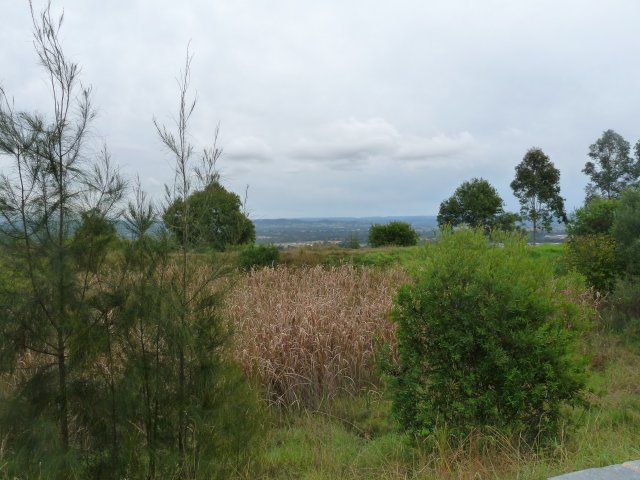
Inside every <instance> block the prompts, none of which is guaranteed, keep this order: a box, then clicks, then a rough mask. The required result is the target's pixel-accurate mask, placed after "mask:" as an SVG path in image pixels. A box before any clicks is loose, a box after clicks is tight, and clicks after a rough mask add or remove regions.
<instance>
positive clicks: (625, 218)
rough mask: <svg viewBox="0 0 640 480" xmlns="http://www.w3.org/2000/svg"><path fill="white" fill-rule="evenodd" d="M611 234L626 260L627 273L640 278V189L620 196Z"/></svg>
mask: <svg viewBox="0 0 640 480" xmlns="http://www.w3.org/2000/svg"><path fill="white" fill-rule="evenodd" d="M611 233H612V235H613V236H614V238H615V239H616V242H617V243H618V247H619V252H620V256H621V257H622V258H623V259H624V265H625V273H626V274H628V275H632V276H640V187H636V188H633V189H628V190H625V191H624V192H623V193H622V195H621V196H620V204H619V206H618V208H617V209H616V212H615V220H614V222H613V225H612V226H611Z"/></svg>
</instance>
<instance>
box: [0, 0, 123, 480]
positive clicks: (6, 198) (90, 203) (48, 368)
mask: <svg viewBox="0 0 640 480" xmlns="http://www.w3.org/2000/svg"><path fill="white" fill-rule="evenodd" d="M31 16H32V20H33V27H34V45H35V49H36V52H37V54H38V57H39V60H40V64H41V66H42V67H43V69H44V72H45V74H46V77H47V85H49V88H50V92H49V93H50V99H51V110H50V113H49V114H41V113H30V112H24V111H17V110H15V108H14V106H13V103H12V102H10V101H9V100H8V97H7V96H6V95H5V94H4V92H1V93H2V95H1V96H0V155H3V156H6V157H8V158H9V159H10V162H11V167H10V168H9V169H7V171H6V173H4V174H2V175H1V176H0V216H1V219H0V230H1V233H0V238H1V240H2V251H3V253H4V254H6V255H5V259H6V262H5V263H4V269H3V275H6V276H8V277H9V278H11V281H10V282H8V283H7V284H6V285H3V287H2V288H1V289H0V302H1V305H0V311H2V314H1V315H0V338H2V342H0V359H1V361H0V370H2V371H3V372H14V371H15V370H14V369H15V368H16V365H17V364H18V363H20V364H21V365H23V368H21V369H20V370H21V372H20V374H19V375H15V376H14V379H15V382H16V384H15V385H14V387H15V388H12V389H10V390H9V391H4V392H2V394H3V395H2V397H1V398H0V400H1V401H0V421H1V422H2V426H0V430H2V432H3V434H4V435H6V437H5V440H6V441H7V444H8V448H9V451H10V454H9V455H8V457H7V458H10V459H11V460H10V464H9V467H8V468H9V470H8V471H9V472H10V475H9V476H11V477H14V476H15V477H23V478H35V477H36V476H37V477H41V478H44V477H46V478H65V479H66V478H86V477H85V475H86V470H84V469H85V468H87V466H88V465H90V464H92V463H93V461H94V460H95V459H96V457H95V456H91V455H89V453H88V452H89V451H90V450H91V449H92V448H93V446H94V445H96V443H97V442H96V438H95V437H94V435H93V430H92V429H91V427H90V426H89V422H90V420H89V418H88V417H89V415H87V408H88V405H89V404H88V400H87V399H88V398H89V397H90V395H88V392H90V391H93V390H94V389H95V388H94V387H96V381H99V380H98V379H97V378H96V376H95V375H93V374H92V373H90V372H89V371H88V369H87V368H86V362H87V359H88V357H89V353H88V352H89V350H90V349H91V348H92V346H94V345H95V344H96V343H97V342H102V341H103V340H104V338H100V337H102V335H103V333H105V331H104V330H103V329H102V328H101V327H102V325H103V322H104V320H105V318H104V316H103V315H102V311H101V310H100V309H99V308H96V299H97V298H98V297H99V295H100V290H101V287H100V285H98V284H97V283H95V276H94V273H95V272H96V271H97V270H100V269H101V264H102V263H103V262H104V260H105V258H106V246H107V243H108V242H106V241H103V240H104V238H105V237H104V235H102V234H101V233H100V232H98V231H97V229H96V228H94V227H95V226H97V225H103V226H104V225H107V224H108V222H107V220H106V219H107V218H108V216H109V214H110V212H111V211H112V210H113V207H114V206H116V205H117V203H118V201H119V200H120V199H121V196H122V195H123V189H124V182H123V181H122V179H121V178H120V176H119V175H118V172H117V169H114V168H113V167H112V166H111V164H110V161H109V155H108V152H107V151H106V149H103V151H102V153H101V154H99V156H98V158H99V159H100V161H98V162H91V161H89V160H88V159H89V158H90V157H91V155H90V149H89V148H88V145H87V140H88V135H89V129H90V128H91V121H92V119H93V118H94V110H93V107H92V104H91V89H90V88H86V87H84V86H83V85H82V84H81V83H80V79H79V73H80V69H79V66H78V65H77V64H76V63H74V62H72V61H71V60H70V59H69V58H68V57H67V56H66V55H65V54H64V52H63V49H62V46H61V44H60V41H59V30H60V28H61V25H62V17H60V18H59V19H57V18H54V16H53V15H52V13H51V7H50V6H49V7H47V8H46V9H45V10H44V11H43V12H42V13H40V14H38V13H37V12H34V10H33V7H32V8H31ZM88 219H90V220H91V221H90V222H87V220H88ZM78 222H81V227H80V228H81V229H84V233H85V234H84V235H83V237H82V238H80V237H79V236H78V237H76V238H75V239H73V238H72V235H73V232H74V230H75V229H76V227H77V225H78ZM89 223H91V225H90V224H89ZM102 230H103V231H104V232H107V233H108V230H109V228H108V225H107V228H105V229H102ZM107 236H108V235H107ZM12 472H13V473H12ZM83 472H84V473H83Z"/></svg>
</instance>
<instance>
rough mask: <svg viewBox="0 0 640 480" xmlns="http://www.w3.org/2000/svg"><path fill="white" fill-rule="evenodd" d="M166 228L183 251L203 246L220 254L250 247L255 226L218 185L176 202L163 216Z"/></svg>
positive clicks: (238, 202) (234, 197)
mask: <svg viewBox="0 0 640 480" xmlns="http://www.w3.org/2000/svg"><path fill="white" fill-rule="evenodd" d="M162 220H163V221H164V223H165V225H166V226H167V228H168V229H169V231H171V233H173V234H174V236H175V239H176V240H177V241H178V242H179V243H181V244H182V243H185V241H186V245H185V246H186V247H189V248H190V247H201V246H205V247H208V248H211V249H213V250H218V251H223V250H225V249H226V248H227V247H228V246H230V245H243V244H253V242H254V241H255V239H256V229H255V225H254V224H253V222H252V221H251V220H249V218H247V216H246V215H245V213H244V212H243V211H242V201H241V200H240V197H239V196H238V195H236V194H235V193H233V192H229V191H227V189H225V188H224V187H223V186H222V185H220V183H217V182H214V183H212V184H210V185H207V186H206V187H205V188H204V190H200V191H196V192H194V193H192V194H191V195H189V196H188V198H187V202H186V206H185V202H184V201H183V200H182V199H181V198H178V199H176V200H175V201H174V202H173V203H171V205H169V207H168V208H167V209H166V211H165V212H164V214H163V216H162Z"/></svg>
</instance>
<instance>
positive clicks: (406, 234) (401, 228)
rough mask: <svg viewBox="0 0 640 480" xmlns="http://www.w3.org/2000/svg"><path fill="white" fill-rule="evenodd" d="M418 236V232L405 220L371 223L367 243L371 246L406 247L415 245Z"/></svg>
mask: <svg viewBox="0 0 640 480" xmlns="http://www.w3.org/2000/svg"><path fill="white" fill-rule="evenodd" d="M419 238H420V237H418V233H417V232H416V231H415V230H414V229H413V228H411V225H409V224H408V223H405V222H389V223H387V224H386V225H382V224H373V225H371V228H369V245H371V246H372V247H382V246H385V245H397V246H401V247H408V246H411V245H416V244H417V243H418V240H419Z"/></svg>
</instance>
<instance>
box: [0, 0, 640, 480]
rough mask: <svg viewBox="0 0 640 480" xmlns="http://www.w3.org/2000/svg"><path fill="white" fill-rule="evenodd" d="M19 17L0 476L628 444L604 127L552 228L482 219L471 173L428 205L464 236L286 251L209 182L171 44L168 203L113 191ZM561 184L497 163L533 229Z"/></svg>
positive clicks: (435, 473)
mask: <svg viewBox="0 0 640 480" xmlns="http://www.w3.org/2000/svg"><path fill="white" fill-rule="evenodd" d="M31 14H32V19H33V26H34V38H35V47H36V52H37V54H38V56H39V59H40V63H41V64H42V66H43V67H44V71H45V73H46V75H47V80H48V82H47V84H48V85H49V86H50V88H51V92H50V93H51V95H50V96H51V101H52V107H53V108H52V110H51V112H50V113H49V114H48V115H47V114H42V113H31V112H24V111H20V110H17V109H16V108H15V107H14V104H13V102H12V101H10V100H9V96H7V95H6V94H5V92H4V91H3V90H1V89H0V155H2V156H3V157H4V158H5V159H7V160H9V161H10V163H11V168H10V169H8V170H7V171H6V172H5V173H3V174H2V175H0V312H2V314H1V315H0V478H1V479H7V480H8V479H12V480H15V479H31V478H36V479H44V478H54V479H63V478H64V479H74V478H96V479H116V478H132V479H142V478H144V479H159V478H174V479H199V478H202V479H204V478H206V479H209V478H302V477H304V478H437V479H441V478H452V479H453V478H478V477H480V478H543V477H546V476H549V475H553V474H558V473H563V472H566V471H569V470H575V469H578V468H583V467H591V466H598V465H602V464H609V463H614V462H620V461H622V460H628V459H629V458H638V457H640V450H639V447H638V442H637V441H636V440H637V428H638V424H639V423H640V413H639V412H640V401H638V398H637V385H638V383H639V382H640V374H639V373H638V372H640V342H639V341H638V338H639V335H640V296H639V294H638V292H639V291H640V240H639V238H640V211H639V210H640V190H639V189H638V187H637V185H636V186H634V184H635V183H637V179H638V176H640V172H638V171H637V170H638V162H636V163H634V162H633V161H631V160H630V159H629V146H628V144H626V147H625V144H624V141H623V140H622V141H620V139H621V137H620V138H617V137H615V135H613V133H614V132H612V131H608V132H605V135H603V139H601V140H602V141H598V142H597V143H596V144H595V146H592V148H591V153H590V156H591V158H592V159H593V160H594V163H591V162H590V163H588V164H587V167H585V173H588V174H589V175H590V176H591V179H592V184H591V186H590V188H591V190H590V192H591V193H590V195H589V196H588V198H587V202H586V203H585V206H584V207H583V208H581V209H579V210H577V211H576V212H575V213H574V214H573V215H572V218H571V222H570V224H569V227H568V231H569V233H570V235H571V238H570V241H569V242H568V243H567V244H566V245H545V246H544V247H529V246H527V245H526V244H525V243H524V242H523V241H522V239H519V238H517V236H515V235H514V236H509V235H505V234H503V233H499V234H493V233H492V236H491V238H487V236H486V235H485V233H486V231H487V230H488V229H494V228H497V229H511V228H513V225H514V222H515V220H516V216H515V214H508V213H504V212H503V210H502V200H501V199H500V197H499V195H498V194H497V191H496V190H495V189H494V188H493V187H492V186H491V185H490V184H489V183H488V182H487V181H486V180H483V179H472V180H471V181H469V182H465V183H463V184H462V185H461V186H460V187H459V188H458V189H457V190H456V191H455V193H454V195H453V196H452V197H451V198H449V199H448V200H445V201H444V202H443V203H442V206H441V207H442V208H441V215H440V216H439V222H440V223H441V224H444V223H447V222H450V223H452V224H456V225H458V224H463V223H464V224H467V225H469V226H476V227H477V230H473V229H460V230H458V231H457V232H455V233H453V232H452V231H450V230H445V231H441V232H439V233H437V234H436V238H434V240H433V242H432V241H428V242H426V243H425V244H424V245H421V246H420V247H418V246H416V244H417V242H418V234H417V233H416V231H414V230H413V228H412V227H411V226H410V225H409V224H407V223H404V222H391V223H389V224H387V225H372V226H371V229H370V231H369V243H370V245H371V246H372V247H370V248H359V247H360V245H359V242H358V241H357V240H358V238H357V235H356V234H353V235H352V236H351V237H350V238H349V241H348V242H347V244H346V245H343V246H342V247H337V246H335V247H332V248H323V249H322V248H311V247H303V248H299V249H296V250H290V251H286V252H283V253H282V254H281V252H280V251H279V250H278V249H277V248H276V247H275V246H273V245H263V246H253V245H252V244H253V242H254V240H255V230H254V228H253V224H252V223H251V222H250V221H249V219H248V218H247V216H246V214H245V206H244V204H243V202H241V200H240V197H239V196H237V195H236V194H234V193H232V192H229V191H227V190H226V189H225V188H224V187H223V186H222V184H221V183H220V176H219V174H218V170H217V168H216V162H217V160H218V159H219V158H220V155H221V153H222V150H221V149H220V148H218V146H217V138H218V131H219V130H218V128H216V130H215V135H214V142H213V145H212V146H210V147H208V148H205V149H204V150H202V152H203V153H202V156H201V157H200V159H199V160H200V162H199V165H197V166H195V165H194V163H196V162H195V160H196V159H195V155H194V152H195V151H196V149H195V147H194V146H193V145H192V144H191V141H190V139H191V138H192V136H191V134H190V131H189V125H190V118H191V116H192V114H193V112H194V110H195V107H196V102H195V101H194V100H191V99H190V97H189V82H190V65H191V56H190V55H189V53H188V52H187V57H186V61H185V65H184V70H183V72H182V74H181V76H180V78H179V80H178V84H179V89H180V92H179V94H180V97H179V105H178V112H177V115H176V116H175V118H176V121H175V125H173V126H171V127H166V126H165V125H162V124H161V123H160V122H158V121H157V120H154V123H155V127H156V130H157V133H158V135H159V137H160V140H161V142H162V143H163V145H164V146H165V147H166V150H167V151H168V153H169V155H170V157H171V159H172V161H173V162H174V165H175V177H174V183H173V184H171V185H168V186H166V194H167V196H166V199H165V200H166V202H165V208H163V209H161V208H158V207H157V206H156V205H155V204H154V203H152V202H150V201H149V200H148V199H147V196H146V194H145V193H144V192H143V191H142V189H141V188H140V185H139V182H138V184H137V185H136V186H135V188H134V189H133V196H132V198H131V200H129V201H126V200H125V197H124V196H125V190H126V188H125V187H126V182H125V181H124V180H123V178H122V177H121V176H120V174H119V172H118V170H117V168H115V167H114V166H113V164H112V163H111V160H110V156H109V152H108V150H107V148H106V147H103V148H102V150H101V151H100V153H99V155H97V156H95V160H96V161H93V159H94V158H93V157H94V156H92V155H91V154H90V152H91V148H90V147H91V145H90V139H91V136H90V135H88V132H90V131H91V128H92V120H93V118H94V110H93V107H92V102H91V100H92V97H91V90H90V89H89V88H84V87H82V86H81V84H80V82H79V67H78V66H77V65H76V64H75V63H73V62H71V61H69V60H68V57H66V56H65V55H64V53H63V50H62V47H61V45H60V42H59V29H60V27H61V25H62V19H55V18H52V15H51V11H50V9H49V8H47V9H45V10H44V11H43V12H42V13H41V14H37V13H36V12H34V11H33V9H32V10H31ZM609 132H611V134H609ZM605 137H606V138H605ZM618 137H619V136H618ZM625 149H626V150H625ZM636 156H637V157H639V158H640V143H639V144H638V145H636ZM89 159H92V160H89ZM590 165H591V166H590ZM634 175H635V176H634ZM558 180H559V172H558V170H557V169H555V167H554V166H553V164H552V163H551V162H550V161H549V159H548V157H547V156H546V155H544V153H543V152H542V151H541V150H539V149H531V150H530V151H529V152H527V154H526V155H525V158H524V159H523V162H522V163H521V164H520V165H519V166H518V167H517V168H516V178H515V180H514V182H513V183H512V187H513V189H514V192H515V193H516V195H518V197H519V200H520V202H521V206H522V212H523V215H525V216H526V218H528V219H529V220H531V221H532V222H533V223H534V243H535V240H536V230H537V229H539V228H542V229H545V228H547V227H548V225H549V223H550V222H551V219H552V218H553V217H556V218H560V219H564V206H563V200H562V198H561V197H560V196H559V193H560V192H559V187H558ZM596 194H599V195H602V196H603V197H606V198H600V197H597V196H595V195H596ZM158 218H163V219H164V224H165V225H164V228H163V226H160V227H159V226H158V220H157V219H158ZM116 221H118V222H119V223H118V224H117V225H118V226H122V225H124V226H125V227H126V229H127V230H128V235H126V238H123V237H120V236H119V235H118V231H117V229H116ZM429 221H431V220H429ZM301 228H302V229H304V228H306V227H304V226H303V227H301ZM429 228H430V227H429ZM361 231H362V232H364V230H361ZM343 233H344V231H343ZM245 244H250V245H248V246H247V245H245ZM236 245H242V246H243V247H239V248H229V247H231V246H236ZM344 247H347V248H344ZM573 271H577V272H578V274H576V273H575V272H573ZM584 280H586V281H587V282H588V283H589V284H590V285H591V288H586V287H585V286H584V284H583V283H582V282H583V281H584ZM599 292H603V293H604V292H606V295H599V294H598V293H599ZM394 302H395V303H394ZM394 305H395V306H394ZM593 320H595V321H593ZM592 326H595V328H594V329H589V328H587V327H592ZM232 334H233V336H232ZM263 434H264V435H263Z"/></svg>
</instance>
